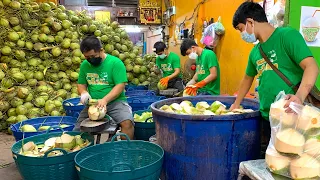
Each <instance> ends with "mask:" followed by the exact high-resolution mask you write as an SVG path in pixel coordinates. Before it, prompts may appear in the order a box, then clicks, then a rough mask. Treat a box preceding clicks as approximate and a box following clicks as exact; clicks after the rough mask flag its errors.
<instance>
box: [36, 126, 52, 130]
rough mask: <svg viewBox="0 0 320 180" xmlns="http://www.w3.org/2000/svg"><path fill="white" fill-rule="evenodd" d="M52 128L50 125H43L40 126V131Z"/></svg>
mask: <svg viewBox="0 0 320 180" xmlns="http://www.w3.org/2000/svg"><path fill="white" fill-rule="evenodd" d="M49 128H50V126H41V127H39V128H38V131H46V130H48V129H49Z"/></svg>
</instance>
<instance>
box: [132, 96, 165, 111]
mask: <svg viewBox="0 0 320 180" xmlns="http://www.w3.org/2000/svg"><path fill="white" fill-rule="evenodd" d="M165 98H166V97H164V96H137V97H129V98H127V101H128V104H129V105H130V106H131V108H132V111H141V110H146V109H148V108H149V106H150V105H151V104H152V103H154V102H157V101H160V100H162V99H165Z"/></svg>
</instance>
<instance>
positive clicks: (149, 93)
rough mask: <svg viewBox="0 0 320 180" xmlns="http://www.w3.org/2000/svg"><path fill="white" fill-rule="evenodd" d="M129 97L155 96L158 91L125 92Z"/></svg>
mask: <svg viewBox="0 0 320 180" xmlns="http://www.w3.org/2000/svg"><path fill="white" fill-rule="evenodd" d="M125 94H126V96H127V97H132V96H155V95H156V91H150V90H134V91H126V92H125Z"/></svg>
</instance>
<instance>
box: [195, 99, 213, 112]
mask: <svg viewBox="0 0 320 180" xmlns="http://www.w3.org/2000/svg"><path fill="white" fill-rule="evenodd" d="M209 107H210V105H209V104H208V103H207V102H205V101H201V102H198V103H197V104H196V109H198V110H201V111H205V110H206V109H208V108H209Z"/></svg>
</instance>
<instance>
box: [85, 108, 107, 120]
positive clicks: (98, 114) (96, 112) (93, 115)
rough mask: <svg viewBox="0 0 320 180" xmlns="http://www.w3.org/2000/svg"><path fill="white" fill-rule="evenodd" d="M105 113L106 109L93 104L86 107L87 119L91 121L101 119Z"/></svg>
mask: <svg viewBox="0 0 320 180" xmlns="http://www.w3.org/2000/svg"><path fill="white" fill-rule="evenodd" d="M106 114H107V111H106V110H105V109H104V108H103V109H99V108H97V107H96V106H95V105H92V106H90V107H89V109H88V115H89V119H90V120H92V121H97V120H101V119H103V118H104V117H105V116H106Z"/></svg>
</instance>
